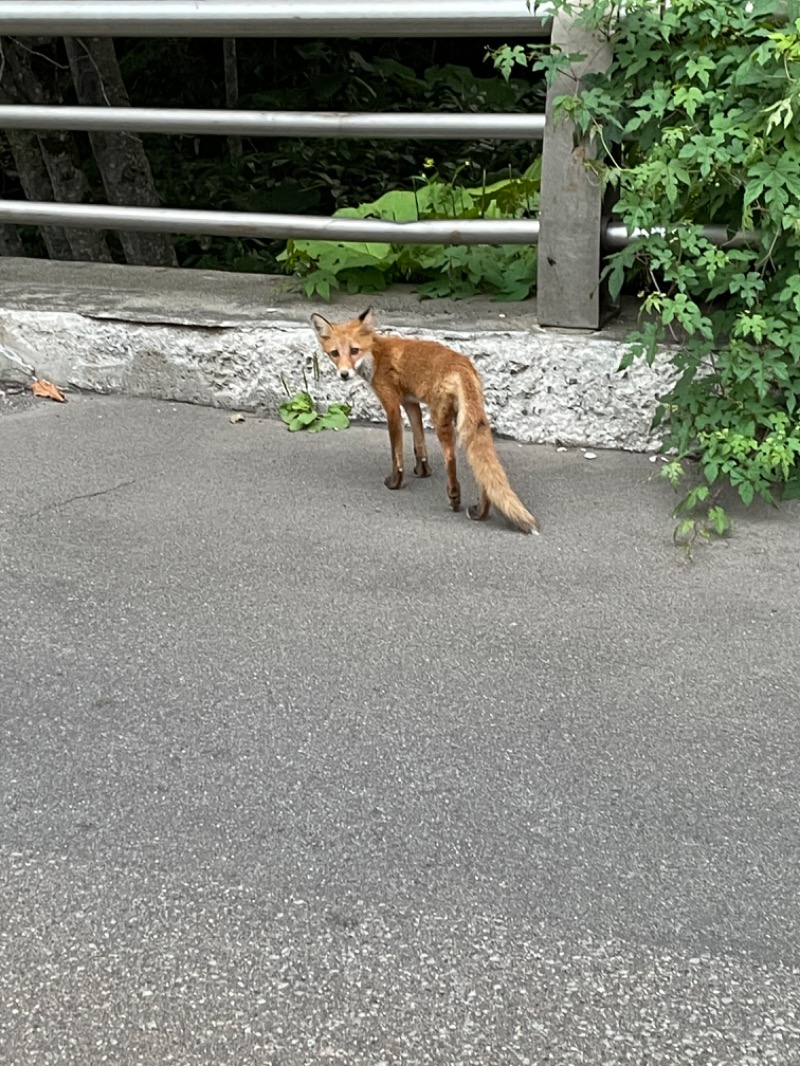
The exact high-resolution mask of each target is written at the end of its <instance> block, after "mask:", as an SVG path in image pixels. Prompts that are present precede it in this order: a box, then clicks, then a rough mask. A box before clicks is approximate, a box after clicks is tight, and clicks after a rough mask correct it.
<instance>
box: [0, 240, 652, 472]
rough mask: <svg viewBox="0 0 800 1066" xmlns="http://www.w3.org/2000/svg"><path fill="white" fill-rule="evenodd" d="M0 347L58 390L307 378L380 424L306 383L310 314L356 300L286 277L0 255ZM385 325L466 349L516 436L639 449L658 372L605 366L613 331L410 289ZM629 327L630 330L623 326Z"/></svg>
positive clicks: (299, 384)
mask: <svg viewBox="0 0 800 1066" xmlns="http://www.w3.org/2000/svg"><path fill="white" fill-rule="evenodd" d="M0 285H2V291H3V297H2V307H0V345H2V346H4V347H5V349H6V350H8V351H9V352H12V353H14V352H16V353H17V355H18V357H19V358H20V359H21V360H22V361H23V362H24V363H28V364H32V365H33V366H34V367H35V370H36V374H37V375H38V376H39V377H45V378H48V379H49V380H52V381H55V382H57V383H58V384H60V385H62V386H66V387H71V388H77V389H85V390H91V391H95V392H102V393H123V394H127V395H131V396H149V397H154V398H161V399H170V400H179V401H184V402H190V403H198V404H206V405H212V406H219V407H227V408H232V409H241V410H250V411H264V412H274V411H275V410H276V409H277V406H278V404H280V402H281V401H282V400H283V399H284V398H285V392H284V387H283V381H284V380H285V381H286V383H287V385H288V387H289V389H290V390H291V391H293V392H294V391H297V390H299V389H301V388H303V387H304V381H303V374H304V373H305V375H306V377H307V378H308V380H309V382H312V391H313V393H314V395H315V397H316V399H317V400H318V401H320V402H321V403H322V404H327V403H330V402H332V401H346V402H348V403H350V404H351V405H352V407H353V416H354V417H355V418H357V419H365V420H369V421H382V420H383V417H382V411H381V408H380V405H379V404H378V403H377V401H376V400H375V398H374V396H373V395H372V393H371V392H370V391H369V390H368V389H367V388H366V387H365V386H364V385H363V384H362V383H360V382H359V383H356V384H344V383H342V382H339V381H338V380H337V379H336V378H334V377H333V375H332V374H331V373H330V372H329V368H328V367H327V366H323V367H322V371H323V372H322V376H321V378H320V380H319V381H318V382H313V380H312V379H313V371H312V368H313V357H314V355H315V353H316V342H315V339H314V335H313V332H312V330H311V328H310V326H309V324H308V316H309V314H310V313H311V311H312V310H321V311H322V313H324V314H326V316H327V317H330V318H341V317H350V316H351V315H353V314H355V313H357V312H359V311H361V310H363V309H364V306H366V304H367V303H369V298H368V297H363V296H359V297H357V298H353V297H345V298H342V299H339V300H337V301H335V302H334V303H333V304H331V305H328V307H327V309H326V307H325V306H322V307H319V301H315V302H313V303H312V302H311V301H310V300H308V299H306V298H305V297H303V296H300V295H298V294H297V292H296V291H294V289H293V286H292V283H291V281H290V280H289V279H286V278H270V277H265V276H253V275H230V274H221V273H220V274H217V273H208V272H198V271H186V270H165V269H157V268H145V267H124V266H109V265H107V264H102V265H99V264H85V263H80V264H78V263H56V262H51V261H49V260H2V261H0ZM373 302H374V303H375V305H376V309H377V311H378V317H379V321H380V322H381V323H382V324H383V325H384V326H385V327H386V328H387V329H390V330H391V331H392V332H397V333H401V334H403V335H407V336H425V337H430V338H434V339H436V340H440V341H442V342H443V343H445V344H448V345H450V346H451V347H454V348H457V349H459V350H460V351H463V352H464V353H465V354H467V355H469V356H470V357H471V358H472V359H473V360H474V361H475V363H476V365H477V366H478V368H479V370H480V371H481V374H482V375H483V378H484V381H485V385H486V399H487V410H488V413H489V416H490V418H491V420H492V423H493V425H494V428H495V430H496V431H497V432H498V433H499V434H502V435H504V436H507V437H510V438H512V439H514V440H519V441H525V442H530V443H563V444H568V445H578V446H585V447H600V448H604V447H605V448H624V449H627V450H631V451H647V450H653V449H655V448H656V447H658V440H657V439H656V438H655V437H654V436H653V435H652V434H651V432H650V422H651V418H652V413H653V409H654V406H655V403H656V397H657V395H658V393H659V392H661V391H663V390H664V388H665V386H666V385H667V383H668V380H669V367H668V366H667V365H666V364H665V363H664V364H661V365H657V366H656V367H655V368H652V369H651V368H649V367H647V366H645V365H643V364H637V365H635V366H634V367H632V368H631V369H630V370H629V371H627V372H625V373H624V374H620V373H618V371H617V367H618V366H619V362H620V358H621V356H622V353H623V351H624V347H625V345H624V335H625V332H626V324H625V323H618V324H616V325H615V327H614V328H613V329H610V330H608V331H604V332H602V333H577V332H569V333H563V332H556V331H552V330H543V329H541V327H539V326H538V324H537V323H536V320H535V309H534V307H533V305H532V304H528V303H526V304H523V305H520V304H499V303H492V302H490V301H487V300H481V299H478V300H469V301H461V302H458V303H455V302H453V301H449V300H435V301H425V302H421V301H419V299H418V298H417V297H416V296H415V295H414V294H413V292H411V291H410V290H408V289H398V290H393V291H391V292H388V293H382V294H380V296H379V297H375V298H373ZM628 325H630V323H628Z"/></svg>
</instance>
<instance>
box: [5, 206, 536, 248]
mask: <svg viewBox="0 0 800 1066" xmlns="http://www.w3.org/2000/svg"><path fill="white" fill-rule="evenodd" d="M0 222H14V223H17V224H18V225H29V226H83V227H87V228H91V227H95V228H103V229H106V228H107V229H117V230H123V231H125V230H130V231H138V232H147V233H204V234H214V235H216V236H233V237H272V238H280V239H288V238H313V239H315V240H329V241H385V242H388V243H389V244H498V243H503V244H535V243H536V242H537V241H538V239H539V222H538V221H537V220H536V219H532V218H530V219H507V220H505V221H503V222H494V221H490V220H488V219H479V218H475V219H465V220H462V219H452V220H451V219H439V220H435V221H434V220H431V221H428V220H426V221H424V222H384V221H382V220H380V219H358V218H319V217H316V216H313V215H280V214H256V213H253V212H245V211H187V210H182V209H178V208H169V207H111V206H106V205H105V204H56V203H43V202H38V201H32V200H0Z"/></svg>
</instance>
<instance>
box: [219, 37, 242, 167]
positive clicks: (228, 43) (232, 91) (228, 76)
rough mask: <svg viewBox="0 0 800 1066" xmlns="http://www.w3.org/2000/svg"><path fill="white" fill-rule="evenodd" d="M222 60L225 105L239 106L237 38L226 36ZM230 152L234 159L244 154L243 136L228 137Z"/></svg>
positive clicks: (229, 106) (230, 106) (223, 42)
mask: <svg viewBox="0 0 800 1066" xmlns="http://www.w3.org/2000/svg"><path fill="white" fill-rule="evenodd" d="M222 61H223V65H224V71H225V106H226V107H228V108H231V109H233V108H236V107H238V106H239V67H238V63H237V60H236V38H235V37H225V38H224V39H223V41H222ZM228 152H229V153H230V157H231V159H232V160H236V159H238V158H240V157H241V155H242V138H241V137H233V136H231V137H229V138H228Z"/></svg>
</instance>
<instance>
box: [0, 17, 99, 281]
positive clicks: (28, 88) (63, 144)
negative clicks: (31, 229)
mask: <svg viewBox="0 0 800 1066" xmlns="http://www.w3.org/2000/svg"><path fill="white" fill-rule="evenodd" d="M35 43H36V47H37V49H45V48H46V47H47V45H48V44H49V43H50V41H49V40H48V39H47V38H41V39H37V40H36V42H35ZM0 47H2V62H3V63H4V64H5V69H4V72H3V82H2V88H0V102H2V103H4V104H6V103H11V104H21V103H26V104H54V103H55V104H58V103H61V98H60V96H59V94H58V91H57V89H56V86H55V82H54V80H51V81H50V82H49V83H48V84H45V83H43V82H42V81H41V80H40V78H39V77H38V75H37V74H36V72H35V71H34V69H33V66H32V64H31V55H32V52H31V49H30V48H29V47H23V46H22V45H21V44H20V42H19V41H17V39H16V38H14V37H4V38H2V39H1V40H0ZM42 54H45V53H44V52H42ZM6 137H7V139H8V143H9V145H10V146H11V152H12V154H13V156H14V163H15V165H16V168H17V173H18V174H19V180H20V184H21V185H22V191H23V192H24V193H25V196H26V197H27V198H28V199H29V200H44V201H53V200H57V201H60V202H64V203H83V202H85V201H86V200H88V199H89V180H88V178H87V177H86V175H85V174H84V172H83V171H82V170H81V168H80V167H79V166H77V165H76V164H75V162H74V160H75V159H76V158H77V157H78V154H77V151H76V149H75V144H74V140H73V137H72V135H71V134H70V133H66V132H64V131H50V130H42V131H41V132H40V133H38V134H37V133H34V132H31V131H29V130H8V131H7V132H6ZM40 230H41V234H42V239H43V240H44V243H45V247H46V248H47V254H48V255H49V256H50V258H51V259H80V260H92V261H101V262H110V260H111V253H110V252H109V250H108V245H107V244H106V241H105V237H104V236H103V234H102V233H101V232H99V231H97V230H91V229H81V228H72V227H63V226H42V227H40ZM4 254H12V253H4ZM20 254H21V252H20Z"/></svg>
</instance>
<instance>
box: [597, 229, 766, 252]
mask: <svg viewBox="0 0 800 1066" xmlns="http://www.w3.org/2000/svg"><path fill="white" fill-rule="evenodd" d="M684 225H685V226H689V225H692V223H688V222H687V223H685V224H684ZM680 228H681V225H680V223H677V224H676V225H675V226H671V227H666V226H652V227H651V228H649V229H634V230H628V227H627V226H624V225H623V224H622V223H621V222H611V223H609V224H608V225H607V226H606V228H605V232H604V233H603V247H604V248H606V249H607V250H608V251H612V252H616V251H619V250H620V249H621V248H627V247H628V245H629V244H632V243H633V241H635V240H638V239H639V238H640V237H650V236H658V237H664V236H666V235H667V234H669V233H670V232H671V231H675V230H679V229H680ZM700 233H701V235H702V236H703V237H705V239H706V240H707V241H710V243H711V244H715V245H717V246H718V247H721V246H723V245H724V246H725V247H726V248H745V247H748V246H752V245H754V244H758V241H759V236H758V233H756V232H754V231H753V230H739V232H737V233H734V234H731V233H730V232H729V231H728V229H727V228H726V227H725V226H701V227H700Z"/></svg>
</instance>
